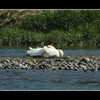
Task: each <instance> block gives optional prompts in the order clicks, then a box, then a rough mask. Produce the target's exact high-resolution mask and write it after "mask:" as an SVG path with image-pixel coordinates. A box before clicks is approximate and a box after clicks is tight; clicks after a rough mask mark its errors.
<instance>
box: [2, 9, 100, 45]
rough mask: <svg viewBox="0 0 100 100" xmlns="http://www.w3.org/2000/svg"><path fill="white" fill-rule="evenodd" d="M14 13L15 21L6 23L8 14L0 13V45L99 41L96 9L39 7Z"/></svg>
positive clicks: (99, 20)
mask: <svg viewBox="0 0 100 100" xmlns="http://www.w3.org/2000/svg"><path fill="white" fill-rule="evenodd" d="M27 12H28V11H27ZM23 14H24V12H23ZM16 16H17V17H16V18H17V21H15V23H12V21H11V22H9V23H7V24H5V23H6V21H7V19H8V16H7V15H5V16H4V17H3V21H2V22H1V24H0V45H47V44H52V45H57V46H92V45H94V46H99V45H100V11H99V10H40V11H38V13H36V14H33V12H31V14H27V15H25V16H24V17H22V15H21V14H20V16H19V14H18V15H16ZM19 17H20V18H19ZM0 18H1V17H0ZM9 18H10V17H9ZM18 18H19V19H18Z"/></svg>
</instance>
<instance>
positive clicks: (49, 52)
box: [27, 45, 64, 58]
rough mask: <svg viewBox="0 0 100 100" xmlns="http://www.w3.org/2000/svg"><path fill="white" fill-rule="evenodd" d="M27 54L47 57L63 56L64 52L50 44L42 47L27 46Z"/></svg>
mask: <svg viewBox="0 0 100 100" xmlns="http://www.w3.org/2000/svg"><path fill="white" fill-rule="evenodd" d="M27 55H29V56H34V57H35V56H41V57H45V58H49V57H63V55H64V52H63V51H62V50H61V49H56V48H55V47H54V46H52V45H47V46H44V47H43V48H41V47H37V48H32V47H29V50H27Z"/></svg>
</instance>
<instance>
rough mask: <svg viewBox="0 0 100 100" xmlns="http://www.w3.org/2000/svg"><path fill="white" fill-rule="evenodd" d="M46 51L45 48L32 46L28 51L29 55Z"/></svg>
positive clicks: (39, 54)
mask: <svg viewBox="0 0 100 100" xmlns="http://www.w3.org/2000/svg"><path fill="white" fill-rule="evenodd" d="M44 51H45V49H43V48H38V49H36V48H35V49H33V48H31V49H30V50H28V51H27V55H29V56H41V54H42V53H43V52H44Z"/></svg>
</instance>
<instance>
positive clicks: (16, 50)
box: [0, 47, 100, 57]
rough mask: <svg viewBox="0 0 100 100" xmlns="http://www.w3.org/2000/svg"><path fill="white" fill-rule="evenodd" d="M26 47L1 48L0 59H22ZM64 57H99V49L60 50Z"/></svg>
mask: <svg viewBox="0 0 100 100" xmlns="http://www.w3.org/2000/svg"><path fill="white" fill-rule="evenodd" d="M27 50H28V47H1V48H0V57H24V56H26V51H27ZM62 50H63V51H64V56H67V55H69V56H71V55H80V54H82V55H94V56H98V55H100V48H86V49H84V48H77V49H76V48H75V47H73V48H62Z"/></svg>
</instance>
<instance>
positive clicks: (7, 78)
mask: <svg viewBox="0 0 100 100" xmlns="http://www.w3.org/2000/svg"><path fill="white" fill-rule="evenodd" d="M27 50H28V48H1V49H0V57H24V56H26V51H27ZM63 51H64V54H65V55H79V54H80V53H82V54H84V55H87V54H88V55H95V56H97V55H100V50H99V49H95V50H94V49H92V50H88V49H87V50H85V49H80V50H77V49H74V50H71V49H69V50H65V49H63ZM0 90H65V91H66V90H100V71H96V72H93V71H86V72H84V71H83V70H78V71H73V70H71V71H68V70H34V69H30V70H27V69H0Z"/></svg>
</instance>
